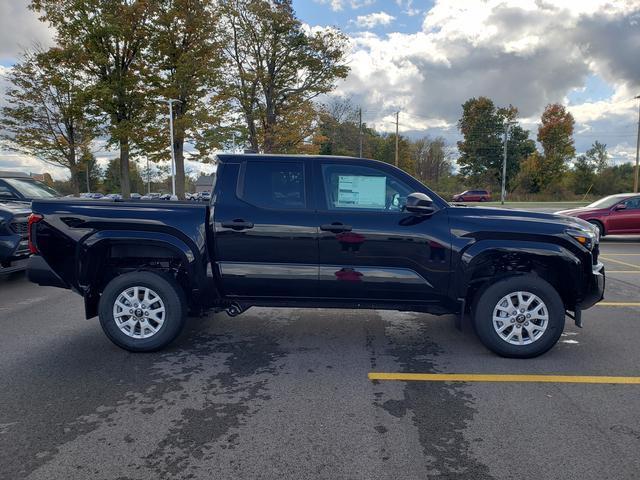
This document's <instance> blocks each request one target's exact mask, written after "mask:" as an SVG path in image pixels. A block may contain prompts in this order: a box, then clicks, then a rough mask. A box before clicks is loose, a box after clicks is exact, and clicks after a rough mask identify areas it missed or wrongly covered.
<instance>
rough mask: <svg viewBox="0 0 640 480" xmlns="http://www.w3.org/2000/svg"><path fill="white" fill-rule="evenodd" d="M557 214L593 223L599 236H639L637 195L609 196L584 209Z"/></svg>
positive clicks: (639, 215)
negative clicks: (598, 231)
mask: <svg viewBox="0 0 640 480" xmlns="http://www.w3.org/2000/svg"><path fill="white" fill-rule="evenodd" d="M557 213H559V214H561V215H568V216H570V217H578V218H581V219H583V220H586V221H587V222H590V223H593V224H594V225H596V226H597V227H598V229H599V230H600V235H601V236H604V235H638V234H640V195H639V194H637V193H621V194H618V195H611V196H609V197H605V198H602V199H600V200H598V201H597V202H594V203H592V204H591V205H587V206H586V207H582V208H574V209H573V210H563V211H561V212H557Z"/></svg>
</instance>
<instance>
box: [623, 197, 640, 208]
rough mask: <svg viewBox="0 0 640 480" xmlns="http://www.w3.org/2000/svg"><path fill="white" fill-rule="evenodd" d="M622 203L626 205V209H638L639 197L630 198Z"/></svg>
mask: <svg viewBox="0 0 640 480" xmlns="http://www.w3.org/2000/svg"><path fill="white" fill-rule="evenodd" d="M624 204H625V205H626V207H627V210H640V197H636V198H630V199H629V200H627V201H626V202H624Z"/></svg>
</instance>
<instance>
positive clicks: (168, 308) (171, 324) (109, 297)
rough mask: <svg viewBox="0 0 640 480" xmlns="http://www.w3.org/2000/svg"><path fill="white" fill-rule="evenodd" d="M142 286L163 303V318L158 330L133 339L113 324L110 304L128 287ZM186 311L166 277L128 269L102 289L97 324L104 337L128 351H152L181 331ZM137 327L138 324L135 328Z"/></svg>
mask: <svg viewBox="0 0 640 480" xmlns="http://www.w3.org/2000/svg"><path fill="white" fill-rule="evenodd" d="M135 286H139V287H146V288H149V289H151V290H153V291H154V292H155V293H156V294H157V295H158V296H159V297H160V299H161V301H162V302H163V304H164V308H165V314H164V321H163V323H162V325H161V326H160V328H159V329H158V331H157V332H156V333H154V334H152V336H150V337H148V338H133V337H132V336H129V335H127V334H126V333H124V332H123V331H122V330H120V328H119V326H118V325H117V323H116V320H115V318H114V312H113V309H114V305H115V302H116V300H117V299H118V297H119V295H120V294H121V293H122V292H124V291H125V290H127V289H128V288H130V287H135ZM186 310H187V307H186V302H185V299H184V293H183V291H182V289H181V288H180V286H179V285H178V284H177V283H176V282H175V281H174V280H173V279H172V278H170V277H167V276H162V275H159V274H157V273H153V272H131V273H125V274H123V275H119V276H117V277H116V278H114V279H113V280H111V282H109V284H108V285H107V287H106V288H105V289H104V292H103V293H102V296H101V297H100V304H99V306H98V312H99V316H100V325H101V326H102V329H103V330H104V333H106V335H107V337H109V339H110V340H111V341H112V342H113V343H115V344H116V345H117V346H119V347H120V348H124V349H125V350H129V351H130V352H153V351H155V350H160V349H162V348H164V347H166V346H167V345H168V344H170V343H171V342H172V341H173V340H174V339H175V338H176V337H177V336H178V335H179V334H180V331H181V330H182V328H183V326H184V323H185V312H186ZM138 328H139V327H138Z"/></svg>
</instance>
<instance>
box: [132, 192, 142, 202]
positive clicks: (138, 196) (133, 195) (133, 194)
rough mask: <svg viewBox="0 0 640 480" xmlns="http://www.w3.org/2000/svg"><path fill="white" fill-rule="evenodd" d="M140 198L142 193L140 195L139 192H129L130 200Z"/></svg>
mask: <svg viewBox="0 0 640 480" xmlns="http://www.w3.org/2000/svg"><path fill="white" fill-rule="evenodd" d="M141 198H142V195H140V194H139V193H132V194H131V200H140V199H141Z"/></svg>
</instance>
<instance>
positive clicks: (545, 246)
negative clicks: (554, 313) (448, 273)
mask: <svg viewBox="0 0 640 480" xmlns="http://www.w3.org/2000/svg"><path fill="white" fill-rule="evenodd" d="M509 255H513V256H517V257H519V258H523V259H527V260H531V261H534V262H537V263H539V264H544V265H549V264H555V268H556V269H557V270H558V273H560V272H562V275H563V281H564V282H565V283H564V285H565V287H566V293H570V294H572V295H577V291H578V288H577V287H578V285H579V280H580V279H579V274H580V272H581V264H580V259H579V258H578V257H576V255H574V254H573V253H572V252H571V251H570V250H568V249H566V248H565V247H563V246H562V245H558V244H554V243H543V242H532V241H526V240H510V241H509V242H508V244H506V243H505V241H504V240H481V241H479V242H475V243H473V244H471V245H470V246H469V247H468V248H466V249H465V250H464V251H463V252H461V255H460V260H459V264H458V265H457V267H456V268H455V281H454V282H453V283H452V286H453V289H454V291H453V292H451V293H452V296H453V298H466V296H467V293H468V290H469V287H470V285H471V282H472V279H473V277H474V275H475V273H476V272H477V271H478V270H479V269H481V268H483V267H484V266H486V265H488V264H490V263H492V262H494V261H495V259H496V257H502V258H506V257H507V256H509ZM514 273H518V272H517V271H514Z"/></svg>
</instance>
